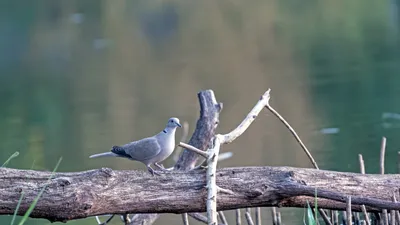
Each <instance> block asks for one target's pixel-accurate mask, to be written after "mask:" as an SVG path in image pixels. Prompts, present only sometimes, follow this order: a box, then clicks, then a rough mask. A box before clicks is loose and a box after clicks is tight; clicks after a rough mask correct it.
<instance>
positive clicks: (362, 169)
mask: <svg viewBox="0 0 400 225" xmlns="http://www.w3.org/2000/svg"><path fill="white" fill-rule="evenodd" d="M358 162H359V163H360V173H361V174H365V164H364V159H363V156H362V155H361V154H358Z"/></svg>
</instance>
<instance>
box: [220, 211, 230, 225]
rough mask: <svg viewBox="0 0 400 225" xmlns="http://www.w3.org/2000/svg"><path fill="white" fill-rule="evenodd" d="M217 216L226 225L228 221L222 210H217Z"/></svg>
mask: <svg viewBox="0 0 400 225" xmlns="http://www.w3.org/2000/svg"><path fill="white" fill-rule="evenodd" d="M218 216H219V218H220V220H221V223H223V224H226V225H228V221H227V220H226V217H225V214H224V212H222V211H219V212H218Z"/></svg>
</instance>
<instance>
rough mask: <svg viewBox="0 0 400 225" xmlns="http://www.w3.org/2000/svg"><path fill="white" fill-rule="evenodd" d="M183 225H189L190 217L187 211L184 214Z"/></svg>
mask: <svg viewBox="0 0 400 225" xmlns="http://www.w3.org/2000/svg"><path fill="white" fill-rule="evenodd" d="M182 221H183V225H189V218H188V214H187V213H183V214H182Z"/></svg>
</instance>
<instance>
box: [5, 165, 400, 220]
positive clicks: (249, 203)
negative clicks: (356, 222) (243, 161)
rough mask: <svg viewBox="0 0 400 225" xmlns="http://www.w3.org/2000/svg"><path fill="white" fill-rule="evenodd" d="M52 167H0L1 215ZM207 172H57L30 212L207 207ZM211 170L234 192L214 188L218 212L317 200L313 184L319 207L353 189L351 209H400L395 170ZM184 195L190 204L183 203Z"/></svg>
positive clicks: (63, 214)
mask: <svg viewBox="0 0 400 225" xmlns="http://www.w3.org/2000/svg"><path fill="white" fill-rule="evenodd" d="M50 174H51V173H50V172H40V171H32V170H16V169H9V168H0V190H2V191H1V193H0V206H1V207H0V214H13V213H14V210H15V208H16V206H17V203H18V200H19V197H20V193H21V192H22V191H24V192H25V198H24V200H23V201H22V203H21V206H20V210H19V211H18V214H19V215H23V214H24V213H25V212H26V210H27V208H28V207H29V205H30V204H31V203H32V201H33V199H34V198H35V197H36V195H37V194H38V192H39V190H40V189H41V187H43V186H44V185H45V184H46V183H47V180H48V177H49V176H50ZM205 177H206V174H205V172H204V171H201V170H197V171H190V172H179V171H174V172H161V176H154V177H153V176H151V175H150V174H148V173H145V172H143V171H113V170H111V169H107V168H103V169H99V170H91V171H85V172H79V173H56V174H55V178H54V179H52V180H51V182H50V184H49V185H48V187H47V189H46V191H45V192H44V194H43V196H42V197H41V199H40V201H39V202H38V204H37V206H36V208H35V210H34V211H33V212H32V214H31V216H32V217H36V218H46V219H48V220H51V221H67V220H71V219H78V218H86V217H89V216H95V215H104V214H125V213H185V212H204V211H205V210H206V196H207V193H206V190H205V189H204V186H205V185H206V179H205ZM216 177H218V179H217V185H218V186H219V187H221V188H224V189H229V190H231V191H232V192H233V193H234V194H233V195H232V194H226V193H220V194H219V196H218V207H217V210H219V211H220V210H230V209H236V208H245V207H264V206H281V207H284V206H287V207H301V208H303V207H304V206H305V205H306V201H307V200H308V201H309V202H310V204H311V205H313V202H314V201H310V200H313V197H314V195H315V188H317V189H318V197H320V198H319V199H318V206H319V207H321V208H328V209H342V210H343V209H345V205H344V202H345V200H346V198H345V197H344V196H346V195H350V196H352V202H353V204H352V207H353V210H356V211H359V210H361V208H360V206H357V205H360V204H365V205H366V206H367V207H368V210H376V208H373V207H379V208H386V209H389V210H390V209H395V210H399V209H400V204H399V203H394V202H392V195H393V191H392V190H397V187H399V186H400V175H398V174H387V175H373V174H367V175H362V174H356V173H342V172H332V171H324V170H315V169H304V168H292V167H242V168H224V169H219V170H218V171H217V173H216ZM370 187H374V188H370ZM360 195H361V196H360ZM305 196H309V197H305ZM324 198H330V199H333V200H335V201H330V200H327V199H324ZM55 200H56V201H55ZM338 201H340V202H338ZM188 202H191V203H192V204H189V205H188ZM144 216H145V215H144ZM136 217H138V215H135V218H136ZM133 220H134V219H133Z"/></svg>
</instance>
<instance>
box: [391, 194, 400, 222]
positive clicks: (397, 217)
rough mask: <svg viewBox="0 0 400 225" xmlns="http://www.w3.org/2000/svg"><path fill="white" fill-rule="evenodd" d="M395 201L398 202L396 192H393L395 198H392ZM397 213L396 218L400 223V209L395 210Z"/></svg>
mask: <svg viewBox="0 0 400 225" xmlns="http://www.w3.org/2000/svg"><path fill="white" fill-rule="evenodd" d="M392 200H393V202H397V199H396V192H393V198H392ZM395 214H396V220H397V221H399V223H400V213H399V210H395Z"/></svg>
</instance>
